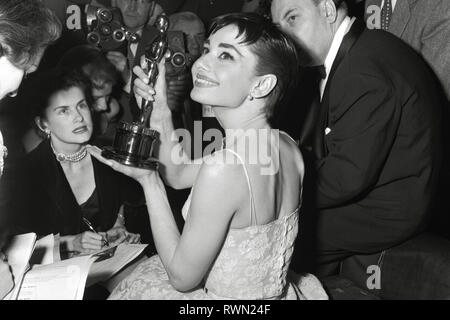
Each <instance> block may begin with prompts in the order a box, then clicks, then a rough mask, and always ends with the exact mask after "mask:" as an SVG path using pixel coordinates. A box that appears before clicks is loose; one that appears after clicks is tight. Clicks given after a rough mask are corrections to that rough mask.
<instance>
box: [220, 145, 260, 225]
mask: <svg viewBox="0 0 450 320" xmlns="http://www.w3.org/2000/svg"><path fill="white" fill-rule="evenodd" d="M222 150H223V151H229V152H231V153H232V154H234V155H235V156H236V158H238V159H239V161H240V162H241V163H242V166H243V168H244V173H245V178H246V179H247V185H248V192H249V194H250V225H254V224H253V221H255V225H256V224H257V223H258V222H257V220H256V210H255V202H254V200H253V191H252V184H251V182H250V176H249V174H248V171H247V167H246V166H245V162H244V161H243V160H242V157H241V156H240V155H239V154H238V153H237V152H236V151H234V150H231V149H222Z"/></svg>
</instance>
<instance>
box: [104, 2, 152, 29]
mask: <svg viewBox="0 0 450 320" xmlns="http://www.w3.org/2000/svg"><path fill="white" fill-rule="evenodd" d="M111 5H112V6H113V7H117V8H119V9H120V11H121V13H122V17H123V22H124V24H125V26H126V27H127V28H128V29H130V31H132V32H137V31H139V30H140V29H142V28H143V27H144V26H145V25H146V24H147V23H148V21H149V18H150V16H152V12H153V10H155V5H156V3H155V2H154V1H150V0H111Z"/></svg>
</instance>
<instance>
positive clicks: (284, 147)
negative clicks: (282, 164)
mask: <svg viewBox="0 0 450 320" xmlns="http://www.w3.org/2000/svg"><path fill="white" fill-rule="evenodd" d="M279 136H280V152H282V154H284V155H286V156H287V158H288V159H292V160H293V161H294V162H295V164H296V166H297V168H298V172H299V173H300V174H301V175H302V176H303V174H304V171H305V164H304V161H303V155H302V153H301V151H300V148H299V147H298V145H297V143H296V141H295V140H294V139H292V138H291V137H290V136H289V135H288V134H287V133H285V132H283V131H280V135H279Z"/></svg>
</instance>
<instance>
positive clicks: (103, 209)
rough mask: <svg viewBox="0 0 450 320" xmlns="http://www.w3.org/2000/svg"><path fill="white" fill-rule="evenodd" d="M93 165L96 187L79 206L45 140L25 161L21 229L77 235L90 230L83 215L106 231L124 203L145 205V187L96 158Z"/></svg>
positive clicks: (38, 232) (112, 223) (93, 159)
mask: <svg viewBox="0 0 450 320" xmlns="http://www.w3.org/2000/svg"><path fill="white" fill-rule="evenodd" d="M92 164H93V167H94V176H95V185H96V189H95V192H94V193H93V195H92V196H91V197H90V199H89V200H88V201H87V202H86V203H84V204H82V205H81V206H80V205H79V204H78V203H77V201H76V199H75V196H74V194H73V192H72V190H71V187H70V185H69V182H68V181H67V179H66V176H65V175H64V172H63V169H62V167H61V165H60V164H59V162H58V161H57V160H56V157H55V156H54V154H53V151H52V149H51V147H50V142H49V141H48V140H47V141H44V142H42V143H41V144H40V145H39V146H38V147H37V148H36V149H35V150H34V151H33V152H31V153H30V154H29V155H28V156H27V159H26V164H25V172H26V178H24V179H23V181H22V185H23V189H24V191H25V192H26V197H25V198H23V199H26V202H27V204H28V205H27V207H28V210H27V212H26V213H23V216H22V219H21V227H22V229H24V230H26V231H29V232H36V233H37V234H38V235H47V234H50V233H54V234H56V233H59V234H60V235H61V236H64V235H73V234H78V233H80V232H84V231H87V230H88V228H87V226H86V224H85V223H83V220H82V217H83V216H84V217H86V218H88V220H90V221H91V222H92V224H93V226H94V227H95V228H97V231H107V230H109V229H110V228H111V227H113V226H114V223H115V222H116V220H117V215H118V212H119V209H120V207H121V206H122V205H123V204H138V203H140V204H142V202H143V193H142V188H141V187H140V186H139V185H138V184H137V183H136V182H134V181H133V180H131V179H130V178H128V177H126V176H124V175H122V174H120V173H117V172H115V171H114V170H112V169H111V168H109V167H108V166H106V165H104V164H102V163H100V162H99V161H98V160H96V159H95V158H92ZM21 196H23V194H22V195H21ZM86 215H87V216H86Z"/></svg>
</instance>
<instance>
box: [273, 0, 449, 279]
mask: <svg viewBox="0 0 450 320" xmlns="http://www.w3.org/2000/svg"><path fill="white" fill-rule="evenodd" d="M271 11H272V19H273V21H274V22H275V23H276V24H277V25H279V27H280V28H281V30H283V31H284V32H285V33H286V34H287V35H289V36H290V37H291V38H292V39H293V40H294V41H295V42H296V43H297V45H298V46H299V47H300V48H301V49H303V50H304V51H306V53H307V56H308V57H309V60H308V61H304V63H308V64H310V65H323V66H324V67H323V75H322V77H323V79H322V81H321V82H320V92H319V99H320V103H319V104H318V106H317V107H316V108H313V109H312V110H311V112H312V113H311V114H310V116H309V119H310V120H311V119H312V120H311V121H309V122H310V123H312V125H311V126H305V127H304V128H303V132H302V136H303V137H304V139H301V141H302V142H303V143H304V145H302V147H303V151H304V155H305V158H306V159H308V158H309V156H308V154H307V153H308V151H307V150H311V155H310V158H311V161H309V163H306V175H307V176H308V175H309V176H310V177H311V176H312V175H315V177H314V179H313V180H311V179H310V180H309V182H308V181H305V193H310V194H311V193H312V192H313V193H314V201H315V203H314V208H316V209H317V212H314V213H313V214H312V216H313V217H316V218H317V220H316V221H315V223H316V225H315V226H314V228H315V232H316V235H315V239H316V241H317V244H316V245H317V247H316V256H315V257H316V258H317V262H318V264H319V268H318V270H316V272H317V273H318V274H319V275H321V276H325V275H328V274H331V273H333V272H334V271H336V267H337V266H338V265H339V263H340V262H341V261H343V260H344V259H345V258H347V257H350V256H353V255H356V254H375V253H380V252H381V251H382V250H385V249H388V248H390V247H392V246H395V245H397V244H400V243H402V242H404V241H405V240H407V239H409V238H410V237H412V236H413V235H415V234H417V233H418V232H420V231H421V230H422V229H423V227H424V225H425V222H426V218H427V214H428V210H429V206H430V203H431V201H432V195H433V193H434V191H435V188H436V178H437V176H438V173H439V169H440V165H441V155H440V153H441V147H442V145H441V137H440V126H441V124H440V115H441V106H442V105H441V102H442V100H440V99H439V92H438V90H437V89H436V87H437V84H436V81H435V79H434V77H433V75H432V73H431V72H430V71H429V69H428V68H427V66H426V65H425V63H424V62H423V61H422V60H421V59H420V58H419V56H418V55H416V54H415V52H414V51H413V50H412V49H410V47H409V46H407V45H406V44H404V43H403V42H402V41H400V40H399V39H397V38H396V37H394V36H393V35H391V34H389V33H387V32H384V31H370V30H368V29H366V28H365V25H364V24H363V23H362V22H360V21H358V20H355V19H352V18H350V17H349V16H348V9H347V6H346V4H345V2H344V1H342V0H273V1H272V7H271ZM308 130H309V132H308ZM305 180H306V177H305ZM308 183H309V184H308ZM307 200H308V199H305V202H306V201H307ZM305 214H306V215H308V214H311V212H309V213H305ZM304 219H305V218H304ZM300 228H301V229H307V228H310V226H307V225H302V222H300ZM301 259H308V258H307V257H301Z"/></svg>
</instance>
